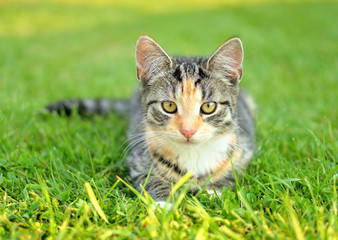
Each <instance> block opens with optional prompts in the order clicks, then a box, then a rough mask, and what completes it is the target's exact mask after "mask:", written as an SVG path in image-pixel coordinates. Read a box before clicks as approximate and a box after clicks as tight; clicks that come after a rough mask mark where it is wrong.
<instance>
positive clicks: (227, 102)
mask: <svg viewBox="0 0 338 240" xmlns="http://www.w3.org/2000/svg"><path fill="white" fill-rule="evenodd" d="M219 104H221V105H227V106H228V107H230V102H229V101H224V102H220V103H219Z"/></svg>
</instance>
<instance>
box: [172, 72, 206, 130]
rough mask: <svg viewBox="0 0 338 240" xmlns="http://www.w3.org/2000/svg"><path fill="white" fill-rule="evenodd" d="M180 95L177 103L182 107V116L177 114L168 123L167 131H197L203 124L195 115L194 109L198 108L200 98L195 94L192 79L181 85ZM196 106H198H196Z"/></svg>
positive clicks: (198, 116) (195, 88)
mask: <svg viewBox="0 0 338 240" xmlns="http://www.w3.org/2000/svg"><path fill="white" fill-rule="evenodd" d="M181 88H182V93H181V96H180V98H179V99H178V102H179V103H180V105H181V106H182V114H177V115H176V116H175V117H173V119H172V120H171V121H170V122H169V125H168V129H171V130H173V131H175V130H181V129H186V130H196V131H197V130H198V129H199V128H200V126H201V125H202V123H203V120H202V118H201V116H200V115H196V108H199V104H200V101H201V99H200V96H198V94H197V87H196V86H195V82H194V80H193V79H192V78H189V79H186V80H184V81H182V83H181ZM197 105H198V106H197Z"/></svg>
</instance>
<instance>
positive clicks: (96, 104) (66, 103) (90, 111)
mask: <svg viewBox="0 0 338 240" xmlns="http://www.w3.org/2000/svg"><path fill="white" fill-rule="evenodd" d="M129 105H130V104H129V100H117V99H107V98H101V99H100V98H98V99H67V100H61V101H57V102H54V103H51V104H49V105H48V106H46V107H45V108H44V109H43V113H46V112H47V113H57V114H59V115H65V116H70V115H71V114H72V113H74V112H77V113H78V114H79V115H81V116H90V115H106V114H109V113H111V112H114V113H116V114H118V115H128V113H129Z"/></svg>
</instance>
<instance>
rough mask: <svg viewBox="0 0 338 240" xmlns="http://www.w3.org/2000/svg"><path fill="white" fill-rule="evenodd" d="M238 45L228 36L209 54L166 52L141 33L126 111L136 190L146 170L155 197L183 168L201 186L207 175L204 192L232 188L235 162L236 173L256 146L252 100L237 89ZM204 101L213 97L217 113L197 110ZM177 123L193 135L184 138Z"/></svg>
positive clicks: (162, 197)
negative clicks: (171, 109) (170, 107)
mask: <svg viewBox="0 0 338 240" xmlns="http://www.w3.org/2000/svg"><path fill="white" fill-rule="evenodd" d="M241 47H242V46H241V43H240V40H239V39H233V40H229V41H228V42H226V43H225V44H224V45H222V46H221V47H220V48H219V49H218V50H217V51H216V53H215V54H213V55H212V56H211V57H210V58H204V57H169V56H168V55H167V54H166V53H165V52H164V51H163V49H162V48H160V47H159V46H158V45H157V43H156V42H154V41H153V40H152V39H151V38H148V37H141V38H140V39H139V42H138V45H137V52H136V56H137V57H136V58H137V63H138V73H139V74H138V78H139V81H140V88H139V90H138V92H137V93H136V94H135V96H134V98H133V100H132V105H133V108H134V110H135V111H131V113H132V114H131V116H130V118H131V119H132V122H131V125H130V129H129V138H130V139H131V144H132V146H133V148H132V151H131V154H130V156H129V157H128V158H127V161H128V165H129V168H130V174H131V177H132V178H133V181H134V185H135V187H136V188H138V190H140V191H141V188H142V187H141V186H143V185H144V182H145V179H146V177H147V175H148V173H149V171H150V168H152V170H151V173H150V176H149V179H148V181H147V184H146V186H145V189H146V190H147V191H148V193H149V194H150V195H151V196H152V197H153V198H155V199H158V200H160V201H163V200H165V198H166V197H167V196H168V195H169V194H170V191H171V186H172V184H175V183H176V182H177V181H179V179H180V178H181V177H182V176H183V175H184V174H185V173H187V172H188V171H190V172H192V173H193V174H194V177H193V180H194V181H195V182H196V183H198V184H200V185H201V186H204V185H205V183H206V181H207V180H208V179H209V178H210V176H212V177H211V180H210V182H209V185H208V187H207V188H208V189H209V190H212V189H213V188H215V189H216V191H221V190H222V188H223V187H227V188H229V187H233V186H234V183H235V179H234V174H233V171H232V166H233V168H234V170H235V171H237V172H238V175H240V174H241V171H242V170H244V169H245V168H246V166H247V164H248V162H249V160H250V159H251V157H252V155H253V152H254V145H255V144H254V143H255V123H254V122H255V121H254V117H253V109H251V106H252V101H251V100H250V99H251V98H250V97H249V96H248V95H247V94H246V93H244V92H243V91H242V90H240V88H239V82H240V81H241V77H242V58H243V52H242V49H241ZM219 54H220V55H219ZM227 54H228V55H227ZM168 58H169V59H168ZM149 59H150V60H149ZM149 65H150V66H149ZM249 100H250V101H249ZM163 101H172V102H175V104H176V105H177V107H178V109H177V113H175V114H169V113H166V112H165V111H164V110H163V108H162V107H161V103H162V102H163ZM204 102H215V103H216V104H217V109H216V111H215V112H214V113H212V114H210V115H206V114H202V113H201V112H200V107H201V104H203V103H204ZM140 109H142V111H141V110H140ZM182 129H193V130H194V131H195V130H196V133H195V134H194V135H193V136H192V138H191V139H189V140H187V139H186V138H185V137H184V136H183V135H182V134H181V133H180V130H182ZM135 138H136V139H137V140H134V139H135ZM192 190H194V189H192Z"/></svg>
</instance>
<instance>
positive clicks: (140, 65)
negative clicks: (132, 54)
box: [136, 39, 152, 79]
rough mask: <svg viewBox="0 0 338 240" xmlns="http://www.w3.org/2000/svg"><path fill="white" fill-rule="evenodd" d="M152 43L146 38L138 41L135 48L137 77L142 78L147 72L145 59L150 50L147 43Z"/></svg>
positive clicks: (147, 67)
mask: <svg viewBox="0 0 338 240" xmlns="http://www.w3.org/2000/svg"><path fill="white" fill-rule="evenodd" d="M150 44H152V43H151V42H150V41H148V40H147V39H143V40H141V41H139V42H138V44H137V49H136V62H137V78H138V79H144V78H145V77H146V74H147V72H148V71H149V66H147V59H148V58H149V55H150V53H151V51H152V49H151V48H150V47H149V45H150Z"/></svg>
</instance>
